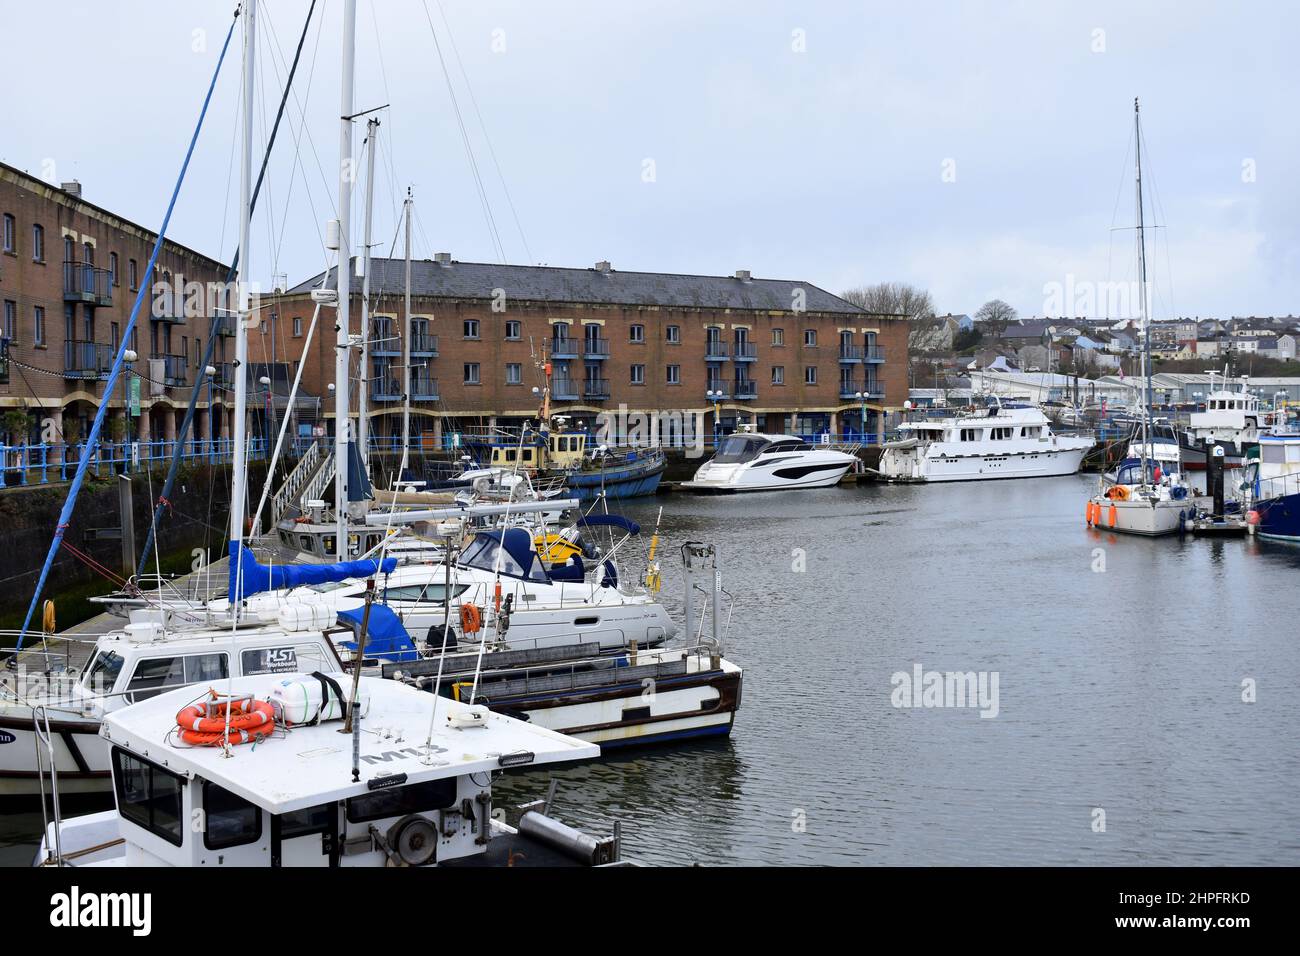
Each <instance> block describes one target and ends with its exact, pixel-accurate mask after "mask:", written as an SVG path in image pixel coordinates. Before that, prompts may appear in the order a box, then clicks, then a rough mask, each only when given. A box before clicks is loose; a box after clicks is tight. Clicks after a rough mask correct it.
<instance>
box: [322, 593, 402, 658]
mask: <svg viewBox="0 0 1300 956" xmlns="http://www.w3.org/2000/svg"><path fill="white" fill-rule="evenodd" d="M338 613H339V620H340V621H342V622H344V623H346V624H349V625H351V627H352V632H353V633H354V634H360V633H361V619H362V618H363V617H364V616H365V613H366V609H365V608H364V607H358V608H354V609H352V610H348V611H339V612H338ZM339 646H340V647H346V648H347V649H348V650H350V651H355V650H356V649H357V642H356V641H339ZM364 654H365V656H366V657H382V658H383V659H384V660H388V661H413V660H415V659H416V658H418V657H419V656H420V655H419V652H418V651H416V649H415V642H414V641H412V640H411V635H409V634H407V633H406V628H405V627H404V626H403V624H402V621H401V619H400V618H399V617H398V616H397V615H396V614H394V613H393V609H392V608H391V607H389V606H388V605H387V604H371V605H370V621H369V622H368V623H367V625H366V646H365V650H364Z"/></svg>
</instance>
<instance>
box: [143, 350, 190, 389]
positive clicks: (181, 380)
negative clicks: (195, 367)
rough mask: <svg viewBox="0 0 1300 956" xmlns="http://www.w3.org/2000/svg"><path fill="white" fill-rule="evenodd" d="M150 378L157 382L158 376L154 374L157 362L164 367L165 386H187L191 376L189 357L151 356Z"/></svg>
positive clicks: (163, 379)
mask: <svg viewBox="0 0 1300 956" xmlns="http://www.w3.org/2000/svg"><path fill="white" fill-rule="evenodd" d="M150 360H151V361H150V363H149V364H150V366H151V368H150V372H149V376H150V378H153V379H154V380H155V381H156V380H157V379H158V376H157V375H156V374H155V373H154V371H153V368H152V366H153V365H154V363H155V362H157V363H160V364H161V365H162V382H163V384H164V385H166V386H168V387H170V388H175V387H179V386H182V385H185V384H187V380H188V379H189V374H188V370H187V365H188V363H189V357H188V356H185V355H167V354H163V355H151V356H150Z"/></svg>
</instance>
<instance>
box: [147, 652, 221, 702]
mask: <svg viewBox="0 0 1300 956" xmlns="http://www.w3.org/2000/svg"><path fill="white" fill-rule="evenodd" d="M226 660H227V658H226V655H225V654H188V655H182V656H178V657H149V658H145V659H144V660H142V661H140V662H139V663H137V664H136V665H135V673H133V674H132V675H131V683H130V684H128V685H127V688H126V692H127V695H128V698H129V699H130V700H131V701H132V702H133V703H134V702H135V701H140V700H148V699H149V698H150V697H155V696H157V695H158V694H161V693H162V692H163V691H164V690H171V689H173V688H176V687H184V686H185V685H186V684H198V683H201V682H204V681H215V680H222V679H224V678H225V677H227V676H228V675H227V673H226Z"/></svg>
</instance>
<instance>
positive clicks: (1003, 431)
mask: <svg viewBox="0 0 1300 956" xmlns="http://www.w3.org/2000/svg"><path fill="white" fill-rule="evenodd" d="M1015 434H1016V430H1015V429H1014V428H995V429H993V440H994V441H1009V440H1010V439H1011V438H1013V437H1014V436H1015Z"/></svg>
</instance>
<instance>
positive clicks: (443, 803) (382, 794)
mask: <svg viewBox="0 0 1300 956" xmlns="http://www.w3.org/2000/svg"><path fill="white" fill-rule="evenodd" d="M455 802H456V778H455V777H444V778H443V779H441V780H429V781H427V782H425V783H414V784H410V785H408V786H405V787H392V788H390V789H388V790H376V791H375V792H374V793H367V794H365V795H363V796H360V797H352V798H351V799H350V800H348V822H349V823H366V822H368V821H370V820H384V819H387V818H388V817H402V816H406V814H408V813H423V812H427V811H429V810H445V809H446V808H447V807H450V806H451V805H452V804H454V803H455Z"/></svg>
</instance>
